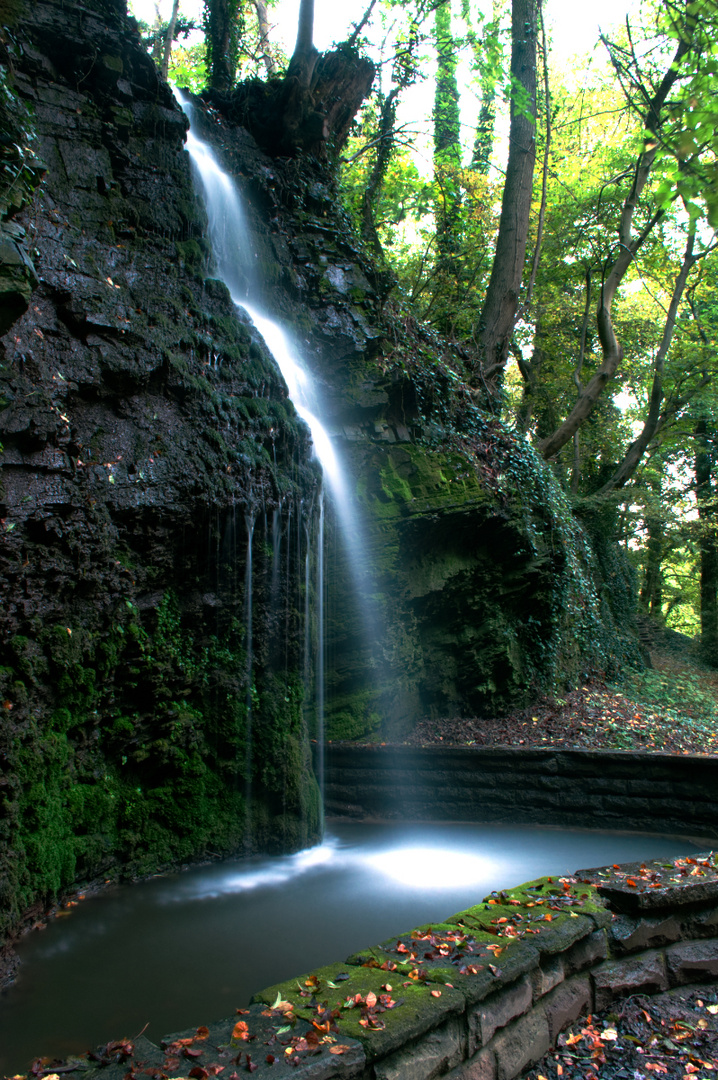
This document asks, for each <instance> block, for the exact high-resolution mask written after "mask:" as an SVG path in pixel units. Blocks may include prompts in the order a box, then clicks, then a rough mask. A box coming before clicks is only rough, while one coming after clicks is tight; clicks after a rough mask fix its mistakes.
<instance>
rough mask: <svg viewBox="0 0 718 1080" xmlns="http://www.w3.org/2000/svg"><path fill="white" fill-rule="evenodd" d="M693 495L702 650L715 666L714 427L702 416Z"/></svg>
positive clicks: (717, 622)
mask: <svg viewBox="0 0 718 1080" xmlns="http://www.w3.org/2000/svg"><path fill="white" fill-rule="evenodd" d="M695 441H696V455H695V474H696V499H697V502H698V518H699V521H700V533H699V540H698V545H699V552H700V574H701V582H700V593H701V653H702V654H703V658H704V660H706V662H707V663H709V664H712V665H713V666H714V667H718V542H717V537H716V525H717V524H718V522H716V511H715V505H714V494H713V467H714V464H715V444H716V431H715V428H714V427H713V425H712V424H709V422H708V420H707V419H705V418H701V419H700V420H699V421H698V423H697V424H696V428H695Z"/></svg>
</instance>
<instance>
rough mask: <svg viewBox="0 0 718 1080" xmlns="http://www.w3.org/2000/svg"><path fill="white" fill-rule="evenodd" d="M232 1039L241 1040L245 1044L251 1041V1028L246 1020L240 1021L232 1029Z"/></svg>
mask: <svg viewBox="0 0 718 1080" xmlns="http://www.w3.org/2000/svg"><path fill="white" fill-rule="evenodd" d="M232 1038H233V1039H241V1040H242V1041H243V1042H247V1041H248V1040H249V1027H248V1025H247V1022H246V1020H238V1021H237V1023H236V1024H235V1025H234V1027H233V1029H232Z"/></svg>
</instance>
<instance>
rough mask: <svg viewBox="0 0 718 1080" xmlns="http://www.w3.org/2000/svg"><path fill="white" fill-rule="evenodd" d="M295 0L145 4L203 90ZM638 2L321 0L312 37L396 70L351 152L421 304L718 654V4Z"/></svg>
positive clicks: (151, 41)
mask: <svg viewBox="0 0 718 1080" xmlns="http://www.w3.org/2000/svg"><path fill="white" fill-rule="evenodd" d="M183 3H184V4H185V5H186V7H183ZM304 6H305V5H303V7H304ZM297 7H298V5H297V4H296V3H295V4H293V5H292V4H289V3H287V2H286V0H285V2H283V3H280V4H278V5H276V6H272V5H271V4H265V3H264V0H204V2H203V3H201V2H198V0H195V2H194V4H192V0H179V2H178V0H173V2H170V0H164V2H163V4H162V5H160V4H154V5H153V4H152V3H151V2H150V0H134V4H131V8H132V9H133V11H134V14H135V15H136V17H137V18H138V19H139V20H140V26H141V31H142V33H143V36H144V39H145V41H146V44H147V48H148V49H149V50H150V51H151V52H152V53H153V55H154V56H155V58H156V59H157V61H158V63H159V64H160V65H161V66H162V67H163V69H164V70H165V72H166V73H167V74H168V75H169V78H170V79H171V80H172V81H174V82H175V83H177V85H179V86H184V87H187V88H189V89H191V90H193V91H195V92H199V91H200V90H201V89H203V88H204V87H205V86H207V85H210V86H213V87H215V88H217V89H219V90H220V91H223V92H228V91H230V90H231V88H232V87H233V86H234V85H235V84H236V82H238V81H239V80H248V79H250V80H251V79H266V80H272V79H277V78H280V77H281V76H282V75H283V74H284V73H285V72H286V70H287V66H288V63H289V58H290V55H291V49H292V46H293V42H292V31H293V29H294V27H295V26H296V22H295V21H294V20H296V15H297V10H296V9H297ZM626 7H627V5H626V3H625V2H624V3H619V4H616V5H610V4H607V5H602V16H601V17H602V18H603V19H604V20H605V27H604V28H602V30H603V32H602V30H600V29H599V27H598V25H597V23H596V22H595V19H596V16H595V15H594V16H593V20H592V19H591V17H590V16H589V17H583V16H582V15H580V14H578V15H577V14H576V13H575V11H573V10H569V8H568V5H565V4H561V3H556V2H554V4H553V5H551V4H547V5H546V11H545V12H543V11H542V10H541V5H540V3H538V2H537V0H514V2H513V6H512V4H511V2H510V0H493V4H492V5H491V6H486V5H485V4H483V6H482V4H477V2H476V0H453V2H452V0H440V2H438V3H437V0H403V2H401V3H397V2H395V0H367V2H366V4H364V3H362V4H361V5H357V8H356V10H355V11H354V10H351V9H344V8H343V9H342V14H341V15H339V13H338V11H336V10H335V11H334V12H333V13H331V11H330V9H326V10H324V9H320V8H317V16H316V18H315V20H314V26H315V29H314V41H315V44H316V45H318V46H319V47H321V48H324V47H328V46H329V44H330V41H331V39H332V38H333V39H334V40H336V41H339V42H342V44H341V45H340V48H341V49H344V50H349V51H351V52H353V53H358V54H362V55H367V56H369V57H370V58H371V59H372V60H373V62H374V63H375V65H376V67H377V75H376V78H375V80H374V85H373V88H372V92H371V94H370V96H369V97H368V98H367V99H366V101H365V102H364V105H363V108H362V110H361V113H360V115H359V117H358V120H357V122H356V123H355V126H354V129H353V133H352V136H351V139H350V141H349V143H348V144H347V145H346V146H344V147H343V149H342V151H341V156H338V155H335V158H334V162H333V164H334V165H335V167H336V168H337V171H338V179H339V188H340V191H341V194H342V198H343V200H344V202H345V206H346V210H347V212H348V213H349V214H350V215H351V216H352V217H353V219H354V222H355V226H356V229H357V231H358V233H359V234H360V235H361V237H362V239H363V241H364V243H365V244H366V246H367V248H368V249H370V250H371V252H372V253H373V255H374V257H375V258H376V259H377V260H378V261H379V262H380V263H381V264H383V266H384V268H385V269H386V271H387V272H388V273H389V274H390V275H391V276H392V279H393V280H394V282H395V284H394V288H393V295H394V297H395V298H396V300H397V302H399V303H401V304H402V305H403V308H404V316H405V318H406V319H408V320H420V321H422V322H423V323H425V324H426V323H428V324H430V325H431V326H432V327H434V328H435V329H436V331H437V332H439V333H441V334H442V335H444V336H448V337H449V338H450V339H452V340H453V341H454V342H455V343H456V344H457V345H458V346H459V347H460V349H461V350H463V353H464V356H465V357H466V360H467V365H468V367H469V368H472V366H473V370H474V371H475V373H476V378H475V387H474V389H475V392H476V394H477V396H478V397H480V398H481V400H482V401H483V402H484V403H485V404H486V405H487V407H488V408H490V409H491V410H492V411H493V412H495V413H498V414H500V415H501V418H502V419H503V420H504V421H505V422H506V423H507V424H508V425H509V426H511V427H512V428H514V429H515V430H517V431H519V432H521V433H522V434H523V435H524V436H525V437H526V438H527V439H528V440H529V441H530V442H531V443H532V444H533V445H534V446H535V448H536V449H537V451H538V452H539V453H540V454H542V455H543V456H544V457H545V458H546V459H547V460H549V461H550V462H551V463H552V465H553V467H554V470H555V472H556V474H557V476H558V477H559V479H560V481H561V483H562V484H563V485H564V486H565V489H566V490H567V492H569V493H570V495H571V498H572V499H573V502H574V506H575V509H576V511H577V513H579V515H590V516H591V517H592V518H593V520H594V522H595V521H596V520H597V519H598V520H600V522H601V523H602V527H603V528H604V530H605V531H606V532H607V533H610V534H611V536H612V537H613V538H615V539H616V540H617V541H618V542H619V543H620V544H621V545H622V547H623V548H624V549H625V552H626V554H627V556H628V558H629V559H630V561H631V563H632V565H633V567H634V568H635V572H636V575H637V585H638V593H639V603H640V608H641V610H642V611H643V612H644V613H645V614H648V615H650V616H652V618H653V619H654V620H657V621H658V622H659V623H661V624H663V625H665V626H668V627H671V628H673V629H675V630H680V631H681V632H683V633H685V634H688V635H690V636H693V635H697V634H700V643H701V645H700V647H701V653H702V658H703V660H704V661H705V662H707V663H709V664H710V665H711V666H716V665H718V492H717V490H716V484H717V483H718V475H717V473H718V434H717V431H718V397H717V393H718V383H717V382H716V378H715V376H716V374H717V372H718V367H717V365H716V337H717V336H718V304H717V303H716V299H715V288H716V280H717V273H718V261H717V260H718V255H717V254H716V236H715V232H714V228H715V226H716V224H718V170H717V169H716V147H717V144H718V96H717V95H716V93H715V86H716V70H717V66H718V5H716V4H715V3H713V2H711V0H696V2H686V0H682V2H679V3H673V2H671V0H668V2H658V3H656V2H654V0H644V2H642V3H636V4H634V6H633V8H632V9H631V11H630V12H628V11H627V10H626ZM572 46H573V47H574V48H575V47H578V48H579V51H578V52H573V53H572ZM530 54H533V55H534V56H535V58H536V60H535V63H533V64H532V60H531V55H530ZM522 65H523V66H522ZM502 208H503V211H502ZM522 208H523V209H522ZM507 212H508V213H509V215H510V214H514V216H515V218H516V221H514V222H513V225H512V223H511V222H510V221H504V217H505V216H506V214H507ZM522 213H524V214H525V227H524V228H523V232H524V234H525V235H524V238H523V239H524V243H523V246H522V243H521V237H520V236H519V237H518V240H517V234H520V233H521V232H522V228H521V225H520V223H519V218H520V217H521V214H522ZM512 228H513V239H511V235H512ZM507 237H509V241H508V246H507ZM512 275H513V277H512ZM497 289H498V293H499V294H500V296H502V297H503V301H501V300H500V301H499V302H498V303H496V302H494V307H493V308H492V306H491V305H492V300H491V297H492V290H493V293H494V294H496V293H497ZM506 296H512V298H513V302H512V303H511V304H509V307H510V308H511V310H510V311H508V312H507V311H506V310H505V307H506V302H505V298H506ZM502 304H503V308H502ZM502 320H503V323H502ZM499 323H502V325H501V326H499ZM497 328H498V329H497ZM489 339H490V340H489Z"/></svg>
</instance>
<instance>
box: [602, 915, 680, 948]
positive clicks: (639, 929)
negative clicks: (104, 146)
mask: <svg viewBox="0 0 718 1080" xmlns="http://www.w3.org/2000/svg"><path fill="white" fill-rule="evenodd" d="M609 932H610V937H611V951H612V952H613V953H614V955H618V956H621V955H623V954H624V953H631V952H641V951H642V950H643V949H655V948H657V947H658V946H659V945H670V944H672V943H673V942H674V941H679V940H680V939H681V937H682V932H681V924H680V921H679V919H678V918H677V917H676V916H675V915H673V914H670V915H668V914H666V915H657V916H650V915H641V916H635V915H616V916H615V918H614V920H613V922H612V923H611V929H610V931H609Z"/></svg>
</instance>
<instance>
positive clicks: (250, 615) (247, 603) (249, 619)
mask: <svg viewBox="0 0 718 1080" xmlns="http://www.w3.org/2000/svg"><path fill="white" fill-rule="evenodd" d="M245 522H246V525H247V564H246V566H245V570H244V607H245V611H244V625H245V627H246V637H245V648H246V651H247V696H246V706H247V746H246V750H245V755H246V756H245V774H246V781H245V783H246V787H245V793H244V798H245V806H246V808H247V810H246V815H247V816H246V831H245V837H244V842H245V846H246V847H247V848H250V849H251V847H252V832H251V829H252V813H251V810H252V708H253V705H254V702H253V700H252V682H253V670H252V669H253V667H254V641H253V638H252V634H253V620H254V610H253V597H252V589H253V578H252V572H253V566H252V540H253V538H254V518H253V517H252V516H251V515H250V514H247V515H246V518H245Z"/></svg>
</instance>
